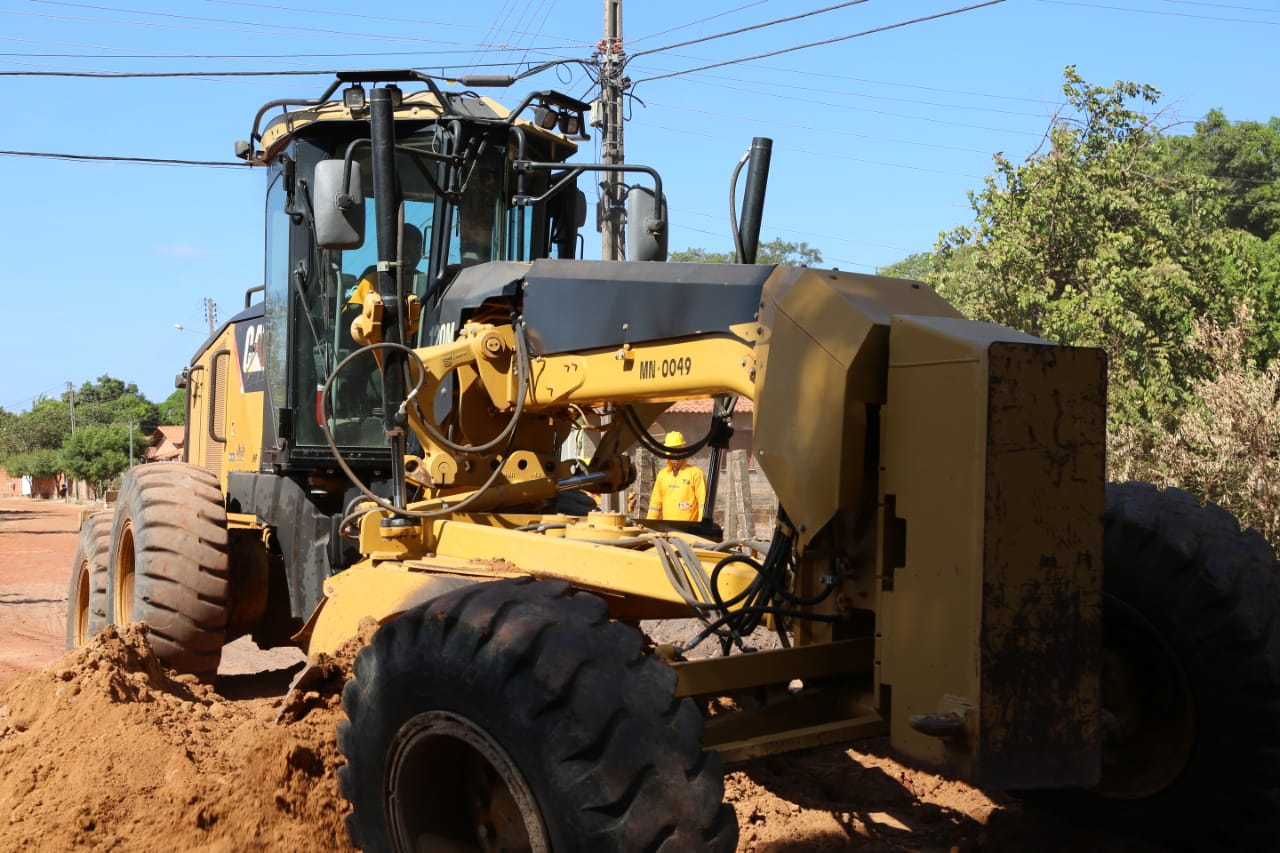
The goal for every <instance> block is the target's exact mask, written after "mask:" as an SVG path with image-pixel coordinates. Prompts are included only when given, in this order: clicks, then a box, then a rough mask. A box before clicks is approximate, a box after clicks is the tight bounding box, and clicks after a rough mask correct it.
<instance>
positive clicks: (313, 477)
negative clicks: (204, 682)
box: [68, 71, 1280, 853]
mask: <svg viewBox="0 0 1280 853" xmlns="http://www.w3.org/2000/svg"><path fill="white" fill-rule="evenodd" d="M503 82H506V81H502V80H498V79H495V78H489V77H471V78H462V79H460V80H459V81H457V84H458V85H460V86H461V88H451V89H448V90H446V88H443V86H446V85H451V84H445V83H441V82H439V81H436V80H434V79H432V78H431V77H429V76H426V75H423V74H420V73H417V72H409V71H404V72H387V71H382V72H352V73H344V74H339V75H338V77H337V79H336V80H335V81H334V82H333V84H332V85H331V86H329V87H328V88H327V89H326V90H325V91H324V92H323V93H322V94H321V95H320V96H319V97H317V98H309V99H294V100H291V99H282V100H277V101H273V102H271V103H269V104H267V105H266V106H264V107H263V108H262V109H261V110H260V111H259V112H258V114H257V116H256V118H255V119H254V123H253V132H252V134H251V138H250V140H249V141H247V142H244V143H238V144H237V152H238V154H239V155H240V156H241V157H242V158H244V159H245V160H246V161H247V162H248V163H250V164H252V165H254V166H260V167H262V168H264V170H265V172H266V178H267V192H266V222H265V228H266V232H265V233H266V236H265V239H266V266H265V273H264V276H265V278H264V284H263V286H262V287H261V288H255V289H254V291H251V292H250V293H249V294H247V295H246V308H245V310H244V311H243V312H241V313H240V314H238V315H237V316H235V317H233V318H231V319H230V320H229V321H227V322H226V323H225V324H224V325H223V326H222V327H221V328H220V329H219V330H218V331H217V332H216V333H214V334H213V335H212V336H211V337H210V338H209V340H207V341H206V342H205V343H204V345H203V346H202V347H201V348H200V350H199V351H198V352H197V354H196V356H195V358H194V359H193V361H192V363H191V364H190V366H189V367H187V368H186V369H185V370H184V371H183V374H182V376H181V377H180V380H181V382H182V383H184V384H185V386H186V388H187V390H188V417H187V441H186V447H185V459H184V461H183V462H182V463H173V464H154V465H144V466H140V467H137V468H134V469H132V470H131V471H129V472H128V474H127V475H126V476H125V478H124V481H123V484H122V486H121V489H120V492H119V498H118V502H117V504H116V506H115V508H114V511H113V512H112V513H110V514H106V515H100V516H95V517H93V518H91V519H90V520H89V521H88V522H87V523H86V524H85V526H84V528H83V531H82V533H81V539H80V547H79V550H78V552H77V557H76V561H75V567H74V576H73V578H72V595H71V601H70V614H69V627H68V640H69V642H70V643H71V644H73V645H74V644H78V643H82V642H84V641H85V639H86V637H88V636H90V635H91V634H92V633H94V632H95V631H96V630H97V629H98V628H100V627H101V626H102V625H103V624H105V623H125V622H129V621H144V622H146V623H147V624H148V625H149V626H150V634H149V640H150V642H151V644H152V646H153V648H154V649H155V651H156V653H157V654H158V655H159V656H160V657H161V658H162V659H163V661H164V662H165V663H166V664H167V665H168V666H170V667H172V668H174V669H177V670H180V671H183V672H187V673H193V674H195V675H198V676H200V677H203V678H213V677H214V676H215V675H216V671H217V667H218V663H219V657H220V654H221V649H222V647H223V646H224V645H225V644H226V643H227V642H229V641H231V640H232V639H234V638H237V637H240V636H243V635H251V636H252V637H253V638H254V639H255V640H256V641H257V642H258V643H260V644H262V645H264V646H265V645H278V644H282V643H295V644H298V645H300V646H301V647H302V648H304V649H306V650H307V651H308V652H309V653H311V654H315V653H318V652H329V651H333V650H335V649H336V648H338V647H339V646H340V645H342V644H343V643H344V642H345V641H347V640H348V639H349V638H351V637H353V636H354V635H356V634H357V633H358V626H359V624H360V622H361V621H362V620H363V619H365V618H367V617H372V618H373V619H375V620H377V622H379V623H381V627H380V628H379V629H378V631H377V633H376V635H374V637H373V640H372V642H371V643H369V644H368V645H367V646H366V647H365V648H364V649H363V650H362V651H361V652H360V654H359V656H358V659H357V662H356V666H355V676H354V679H353V680H352V681H351V682H350V683H349V684H347V686H346V688H345V691H344V693H343V705H344V708H345V710H346V714H347V717H348V720H347V721H345V722H343V723H342V725H341V727H340V728H339V730H338V732H337V738H338V745H339V747H340V749H341V751H342V753H343V754H344V755H345V757H346V762H347V763H346V766H344V767H343V768H342V770H341V778H340V782H341V788H342V791H343V793H344V795H345V796H346V797H347V798H348V799H349V800H350V801H351V804H352V814H351V816H350V818H349V825H350V828H351V835H352V839H353V841H354V842H355V843H356V844H357V845H359V846H360V847H362V848H364V849H366V850H379V851H381V850H476V851H489V850H531V851H548V850H550V851H557V853H561V851H592V853H595V851H606V850H646V851H659V850H661V851H702V850H713V851H729V850H733V849H734V846H735V843H736V839H737V827H736V822H735V819H734V813H733V810H732V809H731V808H730V807H729V806H727V805H725V804H724V803H723V801H722V798H723V780H722V772H723V770H722V768H723V766H724V765H725V764H726V763H731V762H734V761H739V760H742V759H745V758H749V757H754V756H761V755H767V754H771V753H779V752H784V751H788V750H795V749H803V748H808V747H814V746H818V745H823V744H831V743H837V742H843V741H850V740H854V739H859V738H869V737H887V738H888V739H889V742H890V743H891V744H892V746H893V748H894V749H895V750H897V751H898V752H899V753H900V754H901V755H903V756H905V757H906V758H907V759H908V760H911V761H915V762H919V763H922V764H926V765H928V766H931V767H936V768H940V769H942V770H944V771H945V772H948V773H951V774H954V775H955V776H957V777H959V778H963V779H966V780H970V781H972V782H973V783H975V784H978V785H982V786H987V787H991V788H1001V789H1015V790H1021V791H1030V792H1039V793H1037V794H1036V796H1039V797H1040V798H1041V799H1043V800H1044V801H1045V802H1047V803H1050V804H1052V805H1055V806H1059V807H1063V808H1067V809H1075V810H1076V814H1078V815H1080V816H1081V817H1082V819H1083V817H1084V816H1086V815H1087V816H1089V817H1090V819H1099V820H1105V821H1110V822H1113V823H1120V824H1122V825H1124V826H1126V827H1128V828H1129V829H1130V831H1132V832H1135V833H1139V832H1141V833H1148V834H1150V835H1153V836H1154V837H1157V838H1162V839H1164V840H1165V841H1166V842H1167V843H1169V844H1170V845H1171V846H1175V847H1176V846H1192V847H1200V846H1201V845H1203V844H1205V843H1207V842H1206V839H1214V840H1216V841H1218V842H1224V843H1234V844H1237V845H1239V846H1240V847H1241V849H1262V848H1264V847H1266V846H1268V845H1271V844H1274V841H1275V839H1276V838H1277V837H1280V835H1278V834H1277V831H1278V826H1277V814H1280V808H1277V802H1278V800H1280V628H1278V627H1277V626H1278V625H1280V623H1278V622H1277V619H1276V617H1275V612H1276V610H1277V605H1278V604H1280V593H1278V591H1277V590H1278V588H1277V583H1276V579H1275V571H1276V561H1275V555H1274V553H1273V552H1272V550H1271V548H1270V547H1269V546H1268V545H1267V544H1266V543H1265V542H1264V541H1263V540H1262V539H1261V537H1259V536H1258V535H1257V534H1256V533H1253V532H1241V530H1240V529H1239V527H1238V525H1237V524H1236V522H1235V520H1234V519H1233V518H1232V517H1231V516H1230V515H1229V514H1228V513H1226V512H1225V511H1223V510H1221V509H1219V508H1217V507H1215V506H1212V505H1210V506H1201V505H1200V504H1199V503H1198V502H1197V501H1196V500H1194V499H1193V498H1191V497H1190V496H1189V495H1187V494H1185V493H1182V492H1179V491H1176V490H1167V491H1158V490H1156V489H1155V488H1152V487H1150V486H1146V485H1142V484H1136V483H1128V484H1119V485H1108V484H1106V483H1105V467H1106V466H1105V421H1106V415H1105V404H1106V390H1105V372H1106V370H1105V364H1104V359H1103V357H1102V355H1101V354H1100V353H1099V352H1098V351H1096V350H1092V349H1087V348H1072V347H1064V346H1058V345H1054V344H1052V343H1050V342H1048V341H1045V340H1041V339H1038V338H1035V337H1032V336H1029V335H1026V334H1023V333H1020V332H1018V331H1015V330H1012V329H1008V328H1004V327H1001V326H997V325H992V324H988V323H981V322H974V321H971V320H968V319H966V318H964V317H962V316H961V315H960V314H959V313H958V312H957V311H956V310H955V309H953V308H952V307H951V306H950V305H949V304H947V303H946V302H945V301H944V300H943V299H941V298H940V297H939V296H938V295H937V294H936V293H935V292H934V291H933V290H932V289H930V288H929V287H928V286H926V285H923V284H920V283H916V282H911V281H905V280H897V279H891V278H883V277H876V276H866V275H857V274H852V273H846V272H839V271H834V270H821V269H809V268H803V267H799V268H789V267H783V266H770V265H756V264H753V263H750V262H749V261H751V260H752V259H753V258H752V257H751V255H752V254H753V253H754V249H753V248H751V247H752V246H753V245H754V241H755V238H756V237H757V236H758V226H759V222H758V219H757V220H756V221H755V222H754V230H753V229H752V225H753V223H751V222H747V223H744V225H743V228H742V233H743V234H745V235H746V239H740V242H741V243H742V244H743V247H744V250H743V253H742V258H743V259H744V260H747V261H748V263H742V264H681V263H668V262H665V261H664V260H663V256H664V248H663V247H664V245H665V229H666V222H665V219H664V217H665V205H664V202H663V191H662V186H661V179H660V176H659V175H658V174H657V173H656V172H655V171H654V170H652V169H647V168H644V167H639V166H631V165H628V166H612V165H604V164H592V163H585V164H583V163H576V162H574V161H573V159H572V158H573V157H574V155H575V153H576V145H575V140H577V139H580V138H583V137H582V131H583V129H584V126H585V124H586V113H587V111H588V106H587V105H586V104H584V103H582V102H580V101H577V100H575V99H573V98H570V97H567V96H565V95H563V94H560V93H557V92H554V91H540V92H535V93H533V94H530V95H529V96H528V97H526V98H525V99H524V100H523V101H522V102H520V103H519V105H518V106H517V107H515V108H514V109H510V110H508V109H507V108H505V107H503V106H501V105H500V104H498V103H496V102H495V101H493V100H491V99H489V98H487V97H483V96H481V95H479V94H476V92H475V91H474V89H476V88H479V87H482V86H485V85H495V84H499V83H503ZM409 88H412V89H414V90H413V91H408V89H409ZM273 110H279V113H278V114H276V115H275V116H274V117H271V118H269V119H268V115H269V114H270V113H271V112H272V111H273ZM757 171H758V170H757ZM618 172H622V173H624V177H626V178H627V179H628V180H630V179H632V178H635V177H637V176H638V177H639V178H640V179H642V180H643V181H644V182H645V185H644V186H640V185H635V186H632V187H631V190H630V194H629V196H630V204H629V209H628V218H629V227H630V228H631V231H632V237H633V238H634V239H633V245H632V249H631V253H632V257H633V260H630V261H627V262H605V261H588V260H578V259H575V255H577V254H579V252H578V245H579V240H580V239H581V238H580V235H579V229H580V228H581V227H582V226H583V224H584V222H585V219H586V202H585V193H584V192H583V191H582V190H581V189H579V187H578V181H579V179H580V178H582V176H583V175H593V176H599V175H603V176H605V177H608V178H614V177H616V176H617V173H618ZM761 174H762V173H761ZM650 183H651V184H652V187H651V188H650V187H649V186H648V184H650ZM746 193H747V194H748V196H750V197H751V198H752V199H753V200H754V203H753V204H752V205H751V207H752V209H756V210H758V208H759V202H760V201H762V198H763V179H762V178H757V179H756V180H754V181H749V182H748V186H747V189H746ZM606 213H609V214H612V215H617V213H618V212H617V211H606ZM741 236H742V235H741V234H740V235H739V237H740V238H741ZM259 294H260V295H259ZM737 397H742V398H748V399H750V400H752V401H753V403H754V407H753V412H754V413H753V415H752V417H753V423H752V428H753V453H754V456H755V459H756V460H757V462H758V465H759V467H760V469H761V470H762V471H763V472H764V473H765V474H766V475H767V478H768V480H769V483H770V485H771V486H772V488H773V490H774V491H775V492H776V495H777V498H778V512H777V523H776V527H775V529H774V531H773V534H772V537H771V539H770V540H769V541H721V540H720V537H719V535H718V529H717V528H716V526H715V525H714V523H713V519H711V517H710V513H708V516H707V517H706V518H704V519H703V520H702V521H701V522H671V521H647V520H644V519H639V518H635V517H632V516H630V515H627V514H626V513H621V512H612V511H602V510H599V509H597V508H596V505H595V502H594V501H592V500H590V499H589V498H585V496H584V495H583V494H582V492H583V490H587V491H591V492H595V493H597V494H610V493H616V492H618V491H619V490H622V489H625V488H626V487H627V486H628V485H629V484H630V483H631V482H632V481H633V479H634V477H635V469H634V467H633V465H632V463H631V462H630V461H629V457H628V456H627V453H628V452H629V451H630V450H632V449H634V448H637V447H641V448H645V449H647V450H649V451H650V452H652V453H653V454H655V455H656V456H659V457H680V456H688V455H690V454H692V453H693V452H696V451H698V450H701V449H702V448H703V447H705V446H713V447H724V446H725V441H726V440H727V434H728V431H729V430H728V428H727V427H728V425H727V423H726V416H725V413H727V412H731V411H732V406H730V405H725V404H724V402H725V401H731V400H732V399H733V398H737ZM708 398H715V399H719V400H721V401H722V402H721V404H720V405H718V406H717V407H716V414H715V415H713V416H712V418H711V419H710V421H709V423H708V427H707V433H706V435H705V436H704V437H700V438H698V437H694V438H695V440H693V441H691V442H689V444H688V445H687V446H683V447H675V448H668V447H666V446H665V445H664V444H663V443H662V442H660V441H658V440H657V438H658V437H655V436H653V435H651V434H650V429H651V427H652V425H653V424H654V422H655V420H656V418H657V417H658V416H659V415H660V414H661V413H662V412H663V411H664V410H665V409H666V408H667V407H668V406H669V405H670V404H672V403H673V402H676V401H681V400H689V399H708ZM575 431H585V432H586V433H588V434H590V435H592V436H594V437H595V442H594V444H595V447H594V451H593V453H592V454H591V456H590V458H589V459H578V458H575V457H574V456H573V455H572V454H568V453H566V452H565V451H564V447H565V443H566V439H568V438H569V437H570V435H571V434H573V433H575ZM717 469H718V466H713V470H712V471H711V472H710V476H711V477H712V478H713V479H714V478H715V477H716V476H717V474H718V470H717ZM667 619H680V620H692V622H691V623H690V624H692V625H693V626H694V627H693V629H692V630H689V631H688V632H687V633H686V634H685V635H684V636H685V639H684V640H682V641H681V642H680V643H679V644H663V645H659V644H655V643H653V642H650V641H649V640H648V638H647V637H646V636H645V635H644V634H642V632H641V631H640V630H639V626H640V624H641V622H642V621H643V620H667ZM645 624H646V625H647V624H649V623H648V622H646V623H645ZM762 632H771V635H772V636H773V637H774V638H775V639H774V641H773V642H772V643H771V644H769V645H770V646H771V647H770V648H768V649H760V650H757V644H756V639H755V638H758V637H759V636H760V635H761V633H762ZM704 643H705V644H708V645H709V646H710V647H711V648H712V650H713V651H715V652H718V653H717V654H712V655H710V656H698V655H697V654H695V653H694V649H695V648H698V647H701V648H699V651H701V650H702V649H705V648H707V646H706V645H704ZM713 700H722V701H713ZM712 709H714V711H713V710H712Z"/></svg>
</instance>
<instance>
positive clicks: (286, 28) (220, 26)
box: [0, 0, 497, 47]
mask: <svg viewBox="0 0 1280 853" xmlns="http://www.w3.org/2000/svg"><path fill="white" fill-rule="evenodd" d="M31 2H34V3H40V4H43V5H47V6H67V7H71V8H77V9H90V10H93V11H99V12H113V13H122V14H130V15H143V16H150V17H153V18H163V19H169V20H172V21H178V22H192V23H193V24H213V25H215V26H191V25H190V24H187V23H168V22H166V21H148V20H119V19H112V18H101V17H96V18H95V17H85V16H73V15H54V14H48V13H40V12H19V11H12V10H0V14H4V15H15V16H19V17H30V18H48V19H52V20H66V21H83V22H87V23H93V24H103V23H107V24H116V25H118V26H126V25H127V26H138V27H151V28H157V29H196V30H204V31H215V32H216V31H224V32H236V33H246V34H251V35H265V36H281V35H303V36H307V37H312V38H314V37H316V36H325V37H332V38H344V39H367V40H370V41H392V42H403V43H409V44H440V45H454V46H460V47H470V46H472V45H471V43H468V42H452V41H444V40H441V39H428V38H417V37H413V36H403V35H379V34H376V33H357V32H350V31H347V30H333V29H325V28H321V27H304V26H298V25H296V24H269V23H259V22H257V21H240V20H235V19H230V18H213V17H204V16H199V15H180V14H177V13H174V12H151V11H147V10H142V9H121V8H118V7H113V6H98V5H92V4H88V3H71V2H66V0H31ZM418 23H421V22H418ZM224 25H226V26H224ZM494 47H497V46H494Z"/></svg>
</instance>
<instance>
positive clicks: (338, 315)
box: [293, 129, 507, 448]
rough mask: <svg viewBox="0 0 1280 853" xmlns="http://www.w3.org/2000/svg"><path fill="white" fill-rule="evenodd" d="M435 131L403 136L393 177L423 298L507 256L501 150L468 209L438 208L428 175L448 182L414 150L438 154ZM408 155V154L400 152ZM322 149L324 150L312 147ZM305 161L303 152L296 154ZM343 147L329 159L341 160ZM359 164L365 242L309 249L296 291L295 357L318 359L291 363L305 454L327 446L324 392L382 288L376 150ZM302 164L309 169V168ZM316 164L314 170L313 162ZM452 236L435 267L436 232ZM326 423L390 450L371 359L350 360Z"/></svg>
mask: <svg viewBox="0 0 1280 853" xmlns="http://www.w3.org/2000/svg"><path fill="white" fill-rule="evenodd" d="M438 140H439V138H438V136H437V135H436V133H435V132H434V130H430V129H429V130H426V131H423V132H421V133H419V134H417V135H414V136H410V137H407V138H402V139H401V140H399V142H398V146H399V148H400V150H398V153H397V157H396V171H397V176H398V178H399V181H400V184H401V191H402V194H403V198H404V226H403V232H402V235H401V247H402V249H401V250H402V252H403V253H404V261H405V264H406V267H405V271H404V275H405V278H404V287H405V290H406V291H407V292H411V293H413V294H415V295H417V296H418V297H419V299H424V298H425V297H426V295H427V293H428V290H429V288H430V283H431V280H432V277H433V276H441V277H443V278H445V279H448V278H450V277H451V276H452V275H453V274H455V273H456V271H457V269H459V268H461V267H463V266H470V265H472V264H478V263H483V262H485V261H489V260H494V259H500V258H503V257H504V256H505V254H506V245H505V244H506V242H507V240H506V230H507V229H506V228H505V227H503V224H504V210H505V205H504V204H503V199H504V195H505V189H506V174H505V165H504V158H503V157H502V152H500V151H496V152H493V153H494V155H496V156H490V157H485V158H483V159H480V160H477V161H476V162H475V164H474V166H472V167H471V168H470V169H469V170H468V173H467V175H466V176H465V181H466V183H465V192H464V194H463V200H462V202H461V204H459V205H458V206H456V207H454V206H452V205H439V207H441V208H443V209H438V205H437V201H438V200H437V198H436V193H435V190H434V189H433V186H432V183H431V181H430V180H429V179H428V175H430V176H431V177H432V178H435V179H436V183H437V184H441V183H442V182H443V176H442V175H441V174H440V168H439V161H437V160H433V159H429V158H428V157H424V156H415V154H414V151H415V150H417V151H422V152H431V153H434V152H436V151H437V149H438V148H439V141H438ZM403 149H409V150H403ZM313 151H317V153H318V150H317V149H313ZM299 153H300V157H301V155H302V154H303V152H302V151H300V152H299ZM341 155H342V149H338V150H337V151H335V152H333V153H332V154H328V155H323V154H318V156H316V158H315V159H321V158H322V157H324V156H341ZM354 158H355V159H356V160H358V161H359V162H360V166H361V172H362V175H364V176H365V177H364V182H363V183H364V191H365V195H366V198H365V206H364V209H365V220H366V221H365V241H364V244H363V245H362V246H360V247H359V248H356V249H348V250H345V251H338V250H329V249H316V248H314V242H312V241H310V240H309V241H308V242H309V245H310V246H311V247H312V249H311V253H312V257H313V258H314V264H310V265H307V266H308V269H307V280H306V285H305V288H304V289H303V291H302V292H301V293H300V294H295V295H294V296H295V298H297V299H299V300H300V302H301V307H302V310H301V311H299V312H298V317H299V320H298V322H296V323H295V324H294V335H295V340H296V344H295V346H294V347H293V352H295V353H304V352H311V353H312V354H313V355H312V357H311V358H297V359H294V362H293V372H294V377H293V378H294V383H293V385H294V388H295V394H294V400H295V405H296V406H297V408H298V411H297V414H296V416H295V420H294V423H295V442H296V445H297V446H299V447H302V446H314V447H327V443H326V442H325V438H324V433H323V431H322V430H321V428H320V422H321V418H322V417H323V413H322V409H321V401H320V394H321V390H322V389H323V388H324V385H325V382H326V380H327V379H328V377H329V376H330V374H331V373H332V372H333V371H334V369H335V368H336V367H337V366H338V365H339V364H340V363H342V362H343V360H344V359H346V358H347V356H349V355H351V354H352V353H354V352H355V351H356V350H357V349H359V345H358V344H357V343H356V342H355V340H354V339H353V338H352V336H351V322H352V320H354V319H355V318H356V317H358V316H360V313H361V311H362V309H363V302H364V295H365V294H366V293H367V292H368V291H369V290H370V289H371V288H372V287H373V286H374V285H375V284H376V282H377V272H376V270H377V254H378V252H377V228H376V225H375V222H374V217H375V209H376V208H375V204H374V200H373V198H372V192H373V181H372V175H373V166H372V162H371V159H370V149H369V147H368V146H367V145H366V146H360V147H359V148H358V149H357V151H356V152H355V155H354ZM300 165H302V166H303V167H304V173H305V170H306V166H307V164H306V162H305V161H304V162H302V163H301V164H300ZM312 165H313V164H312ZM437 228H439V229H442V230H444V231H445V233H446V234H447V237H448V239H447V241H446V245H447V247H448V249H447V252H446V253H445V254H446V257H445V258H444V262H443V263H442V264H433V263H432V258H431V251H432V247H433V246H437V245H439V243H440V241H437V240H434V239H433V236H434V231H435V229H437ZM306 389H314V394H315V402H314V410H313V411H302V410H303V409H305V408H306V407H307V404H306V403H305V402H304V399H305V397H306V394H307V393H308V392H307V391H306ZM327 408H328V412H329V414H330V421H329V426H330V429H331V430H332V432H333V437H334V441H335V443H336V444H338V445H339V446H341V447H348V448H382V447H386V444H387V442H386V437H385V435H384V432H383V399H382V380H381V374H380V373H379V370H378V366H377V363H376V362H375V360H374V358H373V356H372V354H371V353H366V354H363V355H361V356H358V357H357V358H355V359H354V360H353V361H351V362H349V363H347V364H346V365H344V366H343V367H342V369H341V370H340V371H339V373H338V375H337V376H336V377H335V378H334V379H333V381H332V382H331V383H330V388H329V395H328V402H327Z"/></svg>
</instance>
